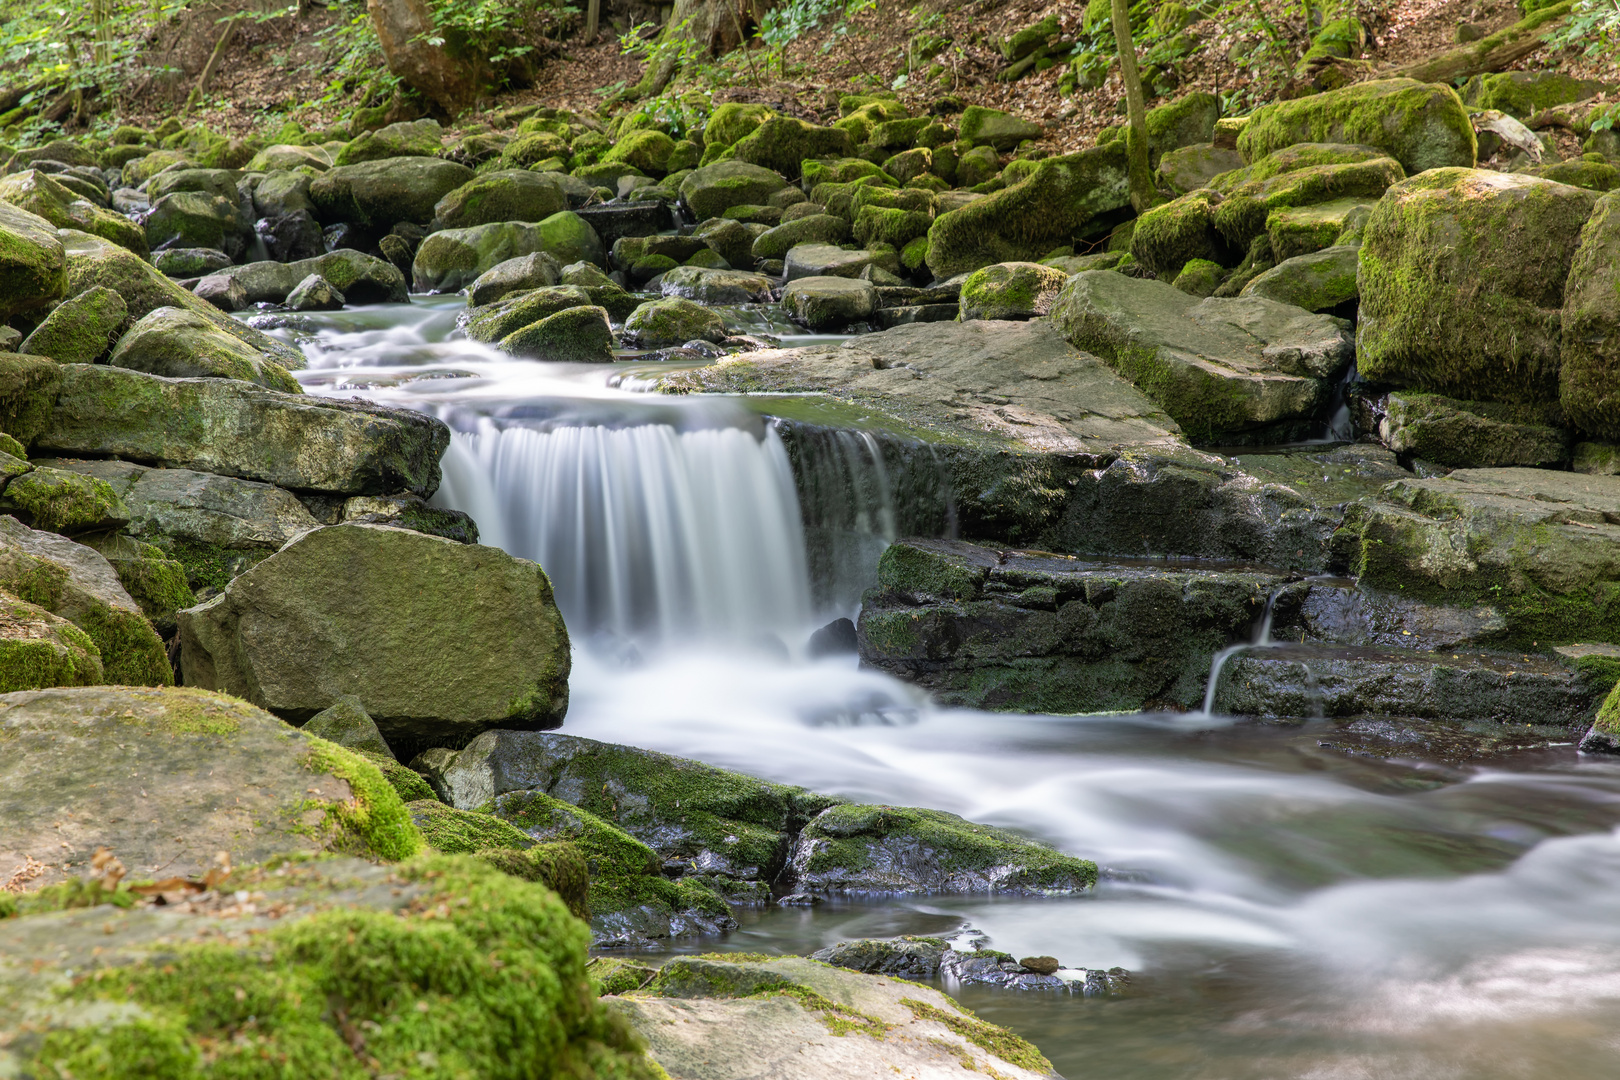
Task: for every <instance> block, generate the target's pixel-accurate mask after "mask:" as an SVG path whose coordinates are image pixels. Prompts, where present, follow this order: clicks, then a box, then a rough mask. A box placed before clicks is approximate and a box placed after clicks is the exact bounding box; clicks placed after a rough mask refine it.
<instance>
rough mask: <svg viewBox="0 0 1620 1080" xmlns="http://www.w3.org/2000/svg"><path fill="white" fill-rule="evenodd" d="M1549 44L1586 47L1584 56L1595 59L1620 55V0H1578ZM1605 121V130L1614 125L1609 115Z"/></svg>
mask: <svg viewBox="0 0 1620 1080" xmlns="http://www.w3.org/2000/svg"><path fill="white" fill-rule="evenodd" d="M1546 41H1547V43H1548V44H1549V45H1551V46H1552V47H1553V48H1555V49H1567V48H1571V47H1572V46H1578V45H1584V46H1585V47H1584V48H1583V49H1582V55H1584V56H1588V57H1592V58H1595V59H1605V58H1612V57H1614V56H1615V55H1617V54H1620V0H1578V2H1577V3H1576V4H1575V8H1574V10H1573V11H1571V12H1570V15H1569V18H1568V19H1567V20H1565V21H1564V22H1563V23H1561V24H1560V25H1559V26H1558V27H1557V28H1556V29H1555V30H1553V32H1552V33H1550V34H1548V35H1547V38H1546ZM1603 119H1605V120H1607V121H1608V124H1606V125H1605V127H1608V126H1611V125H1612V124H1613V123H1614V120H1613V118H1612V117H1609V116H1607V115H1605V117H1604V118H1603ZM1593 126H1594V128H1596V124H1594V125H1593ZM1598 130H1603V129H1598Z"/></svg>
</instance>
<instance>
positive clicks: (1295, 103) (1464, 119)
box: [1238, 79, 1477, 173]
mask: <svg viewBox="0 0 1620 1080" xmlns="http://www.w3.org/2000/svg"><path fill="white" fill-rule="evenodd" d="M1294 143H1354V144H1359V145H1362V146H1376V147H1379V148H1381V149H1384V150H1387V151H1389V153H1390V156H1392V157H1394V158H1395V159H1396V160H1397V161H1399V162H1400V163H1401V165H1402V166H1404V167H1405V168H1406V170H1407V172H1409V173H1417V172H1422V171H1423V170H1425V169H1435V168H1443V167H1446V166H1463V167H1472V166H1473V164H1474V159H1475V154H1476V152H1477V143H1476V140H1475V138H1474V127H1473V124H1472V123H1470V122H1469V119H1468V112H1467V110H1466V109H1465V108H1463V103H1462V101H1461V99H1459V98H1458V97H1457V94H1456V92H1455V91H1454V90H1452V89H1451V88H1450V87H1448V86H1441V85H1438V84H1434V83H1427V84H1426V83H1420V82H1417V81H1416V80H1414V79H1381V80H1376V81H1373V82H1364V83H1357V84H1356V85H1354V86H1347V87H1345V88H1343V89H1341V90H1330V91H1328V92H1327V93H1325V94H1314V95H1311V96H1308V97H1302V98H1297V99H1294V100H1292V101H1280V102H1277V103H1275V104H1271V105H1264V106H1262V107H1261V108H1259V109H1257V110H1255V112H1254V114H1253V116H1252V117H1251V118H1250V120H1249V123H1248V124H1247V125H1245V126H1244V129H1243V132H1242V134H1240V135H1239V136H1238V152H1239V153H1241V154H1242V155H1243V158H1244V160H1245V161H1251V162H1253V161H1259V160H1260V159H1261V158H1264V157H1266V156H1268V155H1270V154H1272V153H1275V152H1276V151H1278V150H1281V149H1282V148H1283V147H1285V146H1291V145H1293V144H1294Z"/></svg>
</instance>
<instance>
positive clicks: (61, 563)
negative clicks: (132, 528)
mask: <svg viewBox="0 0 1620 1080" xmlns="http://www.w3.org/2000/svg"><path fill="white" fill-rule="evenodd" d="M0 589H5V590H6V591H7V592H10V593H11V594H12V595H14V596H16V597H18V598H20V599H22V600H25V601H27V602H28V603H31V604H37V605H38V606H40V607H42V608H44V609H45V610H47V611H49V612H51V613H52V614H55V615H59V616H61V617H62V618H64V619H67V620H69V621H71V622H72V623H74V624H75V625H76V626H78V627H79V629H81V630H83V631H84V632H85V633H86V634H87V635H88V636H89V638H90V640H91V641H93V642H94V643H95V645H96V648H97V649H98V650H100V653H101V664H102V668H103V671H104V672H105V676H106V679H107V681H109V682H114V683H122V684H125V685H129V686H166V685H170V684H172V683H173V682H174V672H173V670H172V669H171V667H170V666H169V660H168V657H167V655H166V653H165V651H164V648H163V642H162V641H161V640H159V638H158V636H157V634H156V633H155V632H153V630H152V626H151V624H150V623H149V622H148V621H147V620H146V617H145V616H144V615H143V614H142V612H141V609H140V607H139V606H138V605H137V604H136V603H135V601H134V600H133V599H132V598H131V597H130V595H129V593H128V592H127V591H125V589H124V587H123V585H122V584H120V582H119V579H118V575H117V573H116V572H115V571H114V570H113V568H112V566H110V565H109V564H108V562H107V560H106V559H105V558H103V557H102V556H101V555H99V554H97V552H96V551H94V550H93V549H91V548H89V547H86V546H84V545H81V544H75V543H73V542H72V541H70V540H68V539H66V538H65V537H62V536H60V535H58V534H56V533H52V532H45V531H36V530H34V529H30V528H28V527H27V526H26V525H23V524H22V523H21V522H19V521H17V519H16V518H13V517H9V516H5V517H0Z"/></svg>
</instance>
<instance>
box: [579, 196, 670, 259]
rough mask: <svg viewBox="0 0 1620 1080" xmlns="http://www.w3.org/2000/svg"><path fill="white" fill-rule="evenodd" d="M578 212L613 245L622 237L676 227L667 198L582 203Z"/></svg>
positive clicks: (595, 231) (648, 234) (646, 234)
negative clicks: (628, 202)
mask: <svg viewBox="0 0 1620 1080" xmlns="http://www.w3.org/2000/svg"><path fill="white" fill-rule="evenodd" d="M660 190H662V189H660ZM574 213H576V214H578V215H579V217H580V218H581V219H582V220H584V222H585V224H587V225H589V226H590V227H591V231H592V232H594V233H596V235H597V237H599V238H600V239H601V241H602V243H604V244H607V245H609V246H612V244H613V242H614V241H615V240H618V239H620V238H621V237H626V236H653V235H655V234H657V233H661V232H663V231H664V230H665V229H672V228H674V227H675V222H674V219H673V218H671V217H670V213H669V206H668V205H667V204H666V203H663V202H636V203H630V204H628V205H622V206H621V205H609V206H580V207H577V208H575V210H574Z"/></svg>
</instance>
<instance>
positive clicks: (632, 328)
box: [624, 297, 729, 349]
mask: <svg viewBox="0 0 1620 1080" xmlns="http://www.w3.org/2000/svg"><path fill="white" fill-rule="evenodd" d="M727 333H729V331H727V329H726V322H725V320H724V319H722V318H721V317H720V316H719V315H718V314H716V313H715V312H713V311H710V310H709V309H708V308H706V307H704V306H703V305H702V304H699V303H695V302H693V301H691V300H680V299H676V298H673V297H670V298H666V299H663V300H649V301H647V302H646V303H644V304H642V305H641V306H639V307H637V308H636V309H635V310H634V311H632V312H631V313H630V317H629V318H628V319H626V320H625V321H624V338H625V341H626V343H630V344H635V345H639V346H641V347H642V348H644V349H665V348H669V347H671V346H674V345H684V344H685V343H686V342H688V341H697V340H701V341H719V340H721V339H722V338H724V337H725V336H726V335H727Z"/></svg>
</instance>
